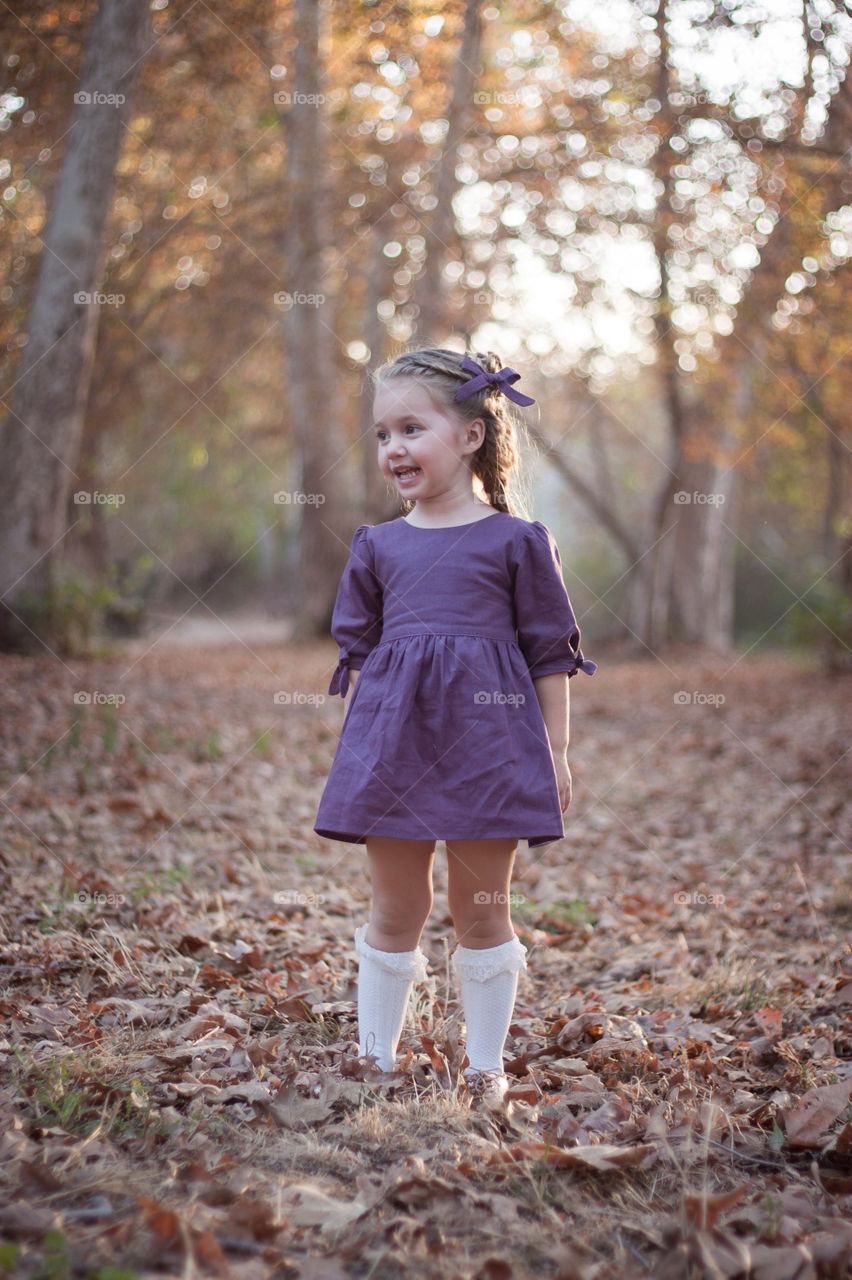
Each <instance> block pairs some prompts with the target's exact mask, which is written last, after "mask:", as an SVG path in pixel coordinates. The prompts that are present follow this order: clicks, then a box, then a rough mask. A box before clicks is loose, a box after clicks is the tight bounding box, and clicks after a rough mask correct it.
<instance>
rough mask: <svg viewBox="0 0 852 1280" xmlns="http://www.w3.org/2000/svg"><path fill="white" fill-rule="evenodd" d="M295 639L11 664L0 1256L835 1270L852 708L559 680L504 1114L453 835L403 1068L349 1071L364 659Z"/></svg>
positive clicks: (794, 670) (1, 691) (849, 984)
mask: <svg viewBox="0 0 852 1280" xmlns="http://www.w3.org/2000/svg"><path fill="white" fill-rule="evenodd" d="M260 622H263V623H264V625H263V626H259V625H257V627H256V624H259V623H260ZM231 625H232V623H231V620H230V619H229V620H228V626H231ZM273 627H274V628H277V627H278V624H271V623H267V622H266V621H265V620H263V619H256V618H255V619H254V621H252V620H251V619H250V618H248V617H247V618H246V619H245V620H244V622H239V623H238V624H237V626H236V628H235V629H236V630H237V631H238V634H239V639H238V640H237V641H236V642H233V641H232V642H231V643H228V644H221V643H220V642H219V641H220V638H221V631H220V630H219V629H218V627H212V626H208V625H203V626H201V627H200V628H199V629H197V630H196V631H195V632H193V630H192V625H191V624H190V622H189V621H188V622H187V623H186V625H182V627H181V628H180V629H178V628H175V631H176V632H177V637H175V636H174V635H172V637H171V640H170V641H168V642H167V641H166V638H165V637H164V638H163V641H162V642H161V643H157V644H153V645H152V644H150V643H148V645H147V647H146V646H144V645H143V646H141V647H140V645H139V643H138V642H136V641H134V642H133V643H132V644H129V645H124V646H122V647H121V648H120V649H119V650H116V652H115V653H114V654H113V655H112V656H111V657H110V659H109V660H107V661H101V662H88V663H87V662H68V663H60V662H57V661H55V660H53V659H45V660H43V661H32V660H28V659H22V658H5V659H0V720H1V721H2V726H3V736H2V755H0V796H2V805H1V806H0V838H2V846H0V849H2V862H0V869H2V875H3V898H2V907H1V908H0V979H2V990H0V1010H2V1013H3V1016H4V1028H3V1033H2V1037H0V1109H2V1116H0V1118H1V1119H2V1124H1V1125H0V1135H2V1136H1V1137H0V1155H2V1159H0V1189H2V1196H1V1197H0V1200H3V1201H5V1204H6V1207H5V1208H0V1263H2V1264H3V1265H6V1262H7V1261H8V1260H10V1259H12V1258H16V1261H14V1262H13V1263H11V1264H10V1265H12V1266H13V1267H16V1268H17V1270H15V1271H14V1272H13V1273H14V1274H16V1275H33V1276H35V1275H36V1274H42V1275H43V1274H51V1275H71V1274H72V1273H74V1272H75V1269H76V1272H77V1273H79V1274H82V1273H85V1274H89V1275H94V1276H96V1277H99V1280H107V1276H108V1274H109V1273H108V1272H107V1271H101V1270H99V1268H106V1267H108V1266H110V1265H117V1266H120V1267H122V1268H124V1269H125V1270H126V1271H129V1272H130V1274H132V1275H138V1276H149V1275H150V1276H153V1275H157V1276H163V1275H176V1276H178V1275H180V1276H182V1275H186V1274H190V1272H192V1271H193V1268H194V1274H199V1275H205V1276H206V1275H214V1276H218V1275H222V1276H235V1277H245V1278H246V1280H253V1278H254V1277H255V1276H257V1277H261V1276H270V1275H276V1276H281V1277H285V1276H292V1277H305V1280H308V1278H309V1277H313V1278H314V1280H316V1278H317V1277H320V1276H323V1277H334V1276H344V1275H348V1276H353V1277H354V1276H362V1275H366V1274H368V1273H369V1274H370V1275H371V1276H373V1277H376V1278H380V1277H387V1278H388V1280H391V1278H392V1280H397V1277H398V1276H399V1275H401V1274H405V1275H406V1276H407V1277H408V1276H415V1277H421V1276H422V1277H447V1278H448V1280H449V1278H450V1277H451V1278H452V1280H457V1278H458V1277H460V1276H470V1277H477V1278H478V1280H494V1278H495V1277H498V1276H499V1277H507V1278H509V1280H511V1278H512V1277H523V1276H536V1277H539V1276H541V1277H556V1276H565V1277H567V1276H572V1277H582V1278H585V1280H597V1278H598V1277H606V1280H609V1278H610V1277H613V1278H615V1280H621V1278H622V1277H625V1278H626V1277H632V1276H634V1275H648V1274H653V1275H654V1276H655V1277H656V1276H661V1277H663V1278H664V1280H666V1278H667V1277H671V1280H674V1277H680V1276H687V1275H690V1276H692V1275H694V1276H705V1275H707V1276H709V1275H717V1274H723V1275H725V1276H730V1277H737V1276H743V1277H744V1276H745V1275H746V1274H747V1273H748V1274H756V1273H758V1272H759V1273H760V1274H765V1275H767V1276H770V1275H772V1276H774V1275H791V1276H792V1275H798V1274H799V1272H798V1271H797V1270H796V1267H799V1266H800V1265H801V1263H802V1258H803V1256H804V1255H803V1253H802V1250H803V1249H806V1250H808V1251H809V1256H810V1257H811V1258H812V1259H813V1260H812V1262H811V1263H810V1264H808V1265H809V1266H810V1268H811V1270H810V1271H808V1272H807V1274H810V1275H814V1276H820V1277H822V1276H826V1277H828V1276H838V1275H842V1274H843V1273H844V1272H843V1268H844V1267H845V1266H848V1265H849V1260H850V1259H852V1229H850V1228H849V1226H848V1223H849V1221H850V1219H852V1179H850V1176H849V1168H850V1165H849V1161H850V1152H852V1110H850V1097H852V948H850V926H852V894H850V888H849V886H850V884H852V855H850V849H849V832H850V830H852V820H850V819H852V800H850V797H852V786H850V781H852V779H850V753H849V737H848V713H847V711H846V708H847V707H848V705H849V691H850V687H852V680H850V679H849V678H845V679H843V680H829V679H827V678H826V677H824V676H823V675H821V674H820V673H819V672H818V671H817V670H814V669H811V668H810V666H809V665H808V663H807V662H803V661H797V660H793V659H790V658H787V657H784V656H772V655H770V656H766V657H756V656H754V655H748V656H745V657H743V658H742V659H739V660H738V659H737V658H736V656H735V657H733V658H732V657H730V656H720V655H713V654H710V653H703V654H701V653H695V652H693V651H683V652H678V651H672V652H670V653H666V654H664V655H663V656H662V658H661V660H659V661H655V662H647V663H645V662H641V663H640V662H618V661H616V660H614V659H613V660H610V661H607V660H606V658H605V655H602V654H601V655H599V654H596V655H595V657H596V660H598V661H599V662H600V667H599V671H598V674H597V675H596V676H595V677H594V678H593V679H586V678H585V677H582V676H580V677H578V678H577V679H576V680H573V681H572V683H571V690H572V747H571V760H572V769H573V774H574V788H575V799H574V802H573V804H572V806H571V809H570V810H569V813H568V815H567V816H566V839H565V840H564V841H563V842H561V843H559V844H557V845H552V846H549V847H547V848H546V849H545V850H544V851H541V850H532V851H531V850H529V849H528V848H527V846H526V844H525V843H521V845H520V849H519V854H518V860H517V875H516V881H515V886H514V887H515V890H516V894H517V905H516V906H515V908H514V909H513V918H514V920H515V925H516V928H517V931H518V932H519V934H520V936H521V938H522V940H523V941H524V943H525V945H527V947H528V948H529V955H528V969H527V970H526V972H525V973H523V974H522V975H521V983H520V987H519V994H518V1003H517V1006H516V1010H515V1020H514V1022H513V1024H512V1028H511V1032H510V1038H509V1042H508V1044H507V1053H506V1059H507V1065H508V1070H509V1072H510V1074H511V1076H512V1079H513V1081H514V1085H513V1089H512V1094H513V1101H512V1107H511V1112H510V1114H509V1115H508V1116H506V1117H504V1118H503V1119H499V1120H496V1121H495V1120H489V1119H487V1118H485V1117H482V1116H477V1115H472V1114H470V1113H469V1112H468V1111H467V1110H466V1109H465V1108H464V1107H463V1106H462V1105H461V1102H460V1100H459V1097H458V1095H457V1093H456V1092H455V1090H454V1087H453V1086H454V1082H455V1080H456V1079H457V1075H458V1071H459V1069H460V1067H461V1065H462V1062H463V1059H462V1053H463V1036H462V1035H461V1032H462V1030H463V1028H462V1026H461V1015H460V1009H459V1005H458V999H457V993H456V992H455V990H454V988H453V983H452V980H451V977H450V969H449V964H448V958H449V953H450V951H451V949H452V947H453V945H454V936H453V932H452V925H451V920H450V917H449V912H448V907H447V898H446V868H445V858H444V856H443V849H442V847H441V846H440V845H439V855H438V857H437V859H436V873H435V889H436V895H435V897H436V901H435V909H434V911H433V914H432V917H431V919H430V922H429V924H428V926H427V928H426V930H425V931H424V935H423V941H422V945H423V948H424V950H425V951H426V953H427V955H428V957H429V960H430V966H429V977H428V979H427V981H426V982H425V983H423V984H421V985H420V987H419V988H418V989H417V991H416V993H415V999H414V1000H413V1002H412V1007H411V1011H410V1014H409V1021H408V1023H407V1026H406V1029H405V1031H404V1033H403V1038H402V1042H401V1046H400V1058H399V1067H400V1071H399V1073H398V1074H396V1075H394V1076H376V1075H371V1074H370V1072H369V1071H368V1070H366V1069H365V1065H364V1063H363V1061H359V1060H358V1059H357V1041H356V1038H355V1029H356V1024H355V997H356V976H357V957H356V955H355V952H354V947H353V933H354V928H355V927H356V925H357V924H359V923H361V922H362V921H363V920H366V919H367V917H368V913H369V881H368V879H367V876H366V871H365V861H364V850H363V846H351V847H350V846H346V845H343V844H340V843H338V842H334V841H327V840H323V839H321V838H320V837H318V836H316V834H315V833H314V832H313V830H312V824H313V819H314V815H315V812H316V804H317V802H318V799H319V795H320V792H321V790H322V786H323V784H324V780H325V777H326V775H327V771H328V767H329V764H330V762H331V759H332V756H333V752H334V748H335V744H336V741H337V735H338V732H339V728H340V724H341V722H342V717H343V706H342V704H341V702H340V699H329V698H326V697H325V696H324V695H325V690H326V688H327V685H328V681H329V679H330V676H331V672H332V671H333V669H334V665H335V662H336V656H337V654H336V649H335V647H334V646H333V645H332V644H331V643H330V642H329V643H326V644H319V645H312V646H295V645H291V644H286V643H281V642H280V631H279V633H278V635H277V636H273V635H272V634H271V632H272V630H273ZM282 692H283V693H287V694H289V695H290V696H289V699H288V700H284V701H282V700H280V699H278V700H276V696H275V695H276V694H281V693H282ZM81 695H82V696H81ZM844 1259H845V1260H846V1261H844ZM749 1267H750V1268H751V1272H748V1268H749ZM63 1268H64V1270H63ZM86 1268H88V1270H86ZM714 1268H716V1270H714ZM760 1268H763V1270H762V1271H760ZM802 1274H804V1273H802Z"/></svg>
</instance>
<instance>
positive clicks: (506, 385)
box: [455, 356, 535, 405]
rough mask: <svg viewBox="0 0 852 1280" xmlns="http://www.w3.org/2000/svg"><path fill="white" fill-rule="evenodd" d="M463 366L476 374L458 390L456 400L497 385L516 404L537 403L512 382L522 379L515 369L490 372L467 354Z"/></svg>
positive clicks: (498, 389)
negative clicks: (515, 387) (512, 384)
mask: <svg viewBox="0 0 852 1280" xmlns="http://www.w3.org/2000/svg"><path fill="white" fill-rule="evenodd" d="M462 368H463V369H464V371H465V372H466V373H473V374H475V375H476V376H475V377H473V378H471V379H470V381H469V382H465V383H463V384H462V386H460V387H459V389H458V391H457V392H456V396H455V398H456V400H466V399H467V397H468V396H472V395H474V394H475V393H476V392H477V391H482V390H483V389H484V388H485V387H495V388H496V390H497V391H502V393H503V395H504V396H508V397H509V399H510V400H514V402H515V404H521V405H528V404H535V400H533V398H532V396H525V395H523V393H522V392H520V391H515V389H514V387H512V386H511V385H510V384H511V383H513V382H517V381H518V380H519V379H520V376H521V375H520V374H519V373H515V370H514V369H509V368H508V367H507V368H505V369H500V370H499V371H498V372H497V373H489V372H488V370H487V369H483V368H482V365H479V364H477V363H476V361H475V360H471V358H470V356H465V358H464V360H462Z"/></svg>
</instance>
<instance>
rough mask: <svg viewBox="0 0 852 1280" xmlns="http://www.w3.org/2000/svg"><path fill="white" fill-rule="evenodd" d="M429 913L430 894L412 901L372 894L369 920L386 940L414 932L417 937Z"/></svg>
mask: <svg viewBox="0 0 852 1280" xmlns="http://www.w3.org/2000/svg"><path fill="white" fill-rule="evenodd" d="M431 912H432V894H431V892H429V893H422V894H420V895H418V896H417V897H416V898H414V899H413V900H412V899H411V898H409V899H405V900H400V899H399V898H398V897H390V898H387V899H384V898H383V897H382V896H381V895H380V894H374V895H373V906H372V910H371V912H370V920H371V922H372V924H373V925H374V927H375V929H376V930H377V931H378V932H380V933H381V934H382V935H383V936H384V937H387V938H398V937H405V936H407V935H410V934H412V933H415V932H416V933H417V934H418V936H419V935H420V933H421V932H422V930H423V926H424V925H425V924H426V921H427V920H428V919H429V916H430V915H431Z"/></svg>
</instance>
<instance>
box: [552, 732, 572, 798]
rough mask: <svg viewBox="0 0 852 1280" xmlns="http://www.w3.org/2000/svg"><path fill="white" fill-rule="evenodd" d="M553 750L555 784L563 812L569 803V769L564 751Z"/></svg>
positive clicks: (570, 788) (570, 784) (570, 786)
mask: <svg viewBox="0 0 852 1280" xmlns="http://www.w3.org/2000/svg"><path fill="white" fill-rule="evenodd" d="M567 749H568V748H567V747H566V748H565V750H563V751H554V752H553V753H552V754H553V767H554V769H555V770H556V786H557V789H558V791H559V806H560V808H561V810H562V812H563V813H564V812H565V810H566V809H567V808H568V806H569V804H570V803H571V790H572V783H571V770H570V769H569V768H568V761H567V760H566V759H565V751H567Z"/></svg>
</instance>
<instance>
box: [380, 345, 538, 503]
mask: <svg viewBox="0 0 852 1280" xmlns="http://www.w3.org/2000/svg"><path fill="white" fill-rule="evenodd" d="M469 354H470V355H471V357H472V358H473V359H474V360H475V361H476V362H477V364H479V365H481V367H482V368H483V369H484V370H485V371H486V372H487V373H497V372H498V371H499V370H500V369H501V368H502V367H503V364H502V361H501V360H500V358H499V356H496V355H495V354H494V352H493V351H485V352H482V351H471V352H470V353H469ZM463 359H464V352H459V351H450V350H448V349H446V348H444V347H420V348H417V349H414V350H411V351H403V352H402V353H401V354H400V355H398V356H397V357H396V359H394V360H389V361H387V362H386V363H385V364H383V365H381V366H380V367H379V368H378V369H376V370H375V371H374V372H372V373H371V374H370V380H371V382H372V384H373V387H374V388H375V386H376V385H377V384H379V383H383V382H389V381H390V380H391V379H392V378H403V377H405V378H410V377H416V378H423V379H424V381H425V382H426V383H427V385H428V389H429V392H430V394H431V395H432V398H433V399H434V400H435V402H436V404H438V405H439V406H440V408H441V409H442V410H444V411H445V412H448V413H450V414H452V415H453V416H455V417H456V419H457V420H458V421H459V422H462V423H464V422H473V421H474V420H475V419H476V418H481V419H482V421H483V422H484V423H485V436H484V438H483V441H482V444H481V445H480V446H479V448H478V449H477V451H476V453H475V454H474V455H473V459H472V462H471V470H472V471H473V474H474V475H475V476H478V478H479V480H480V482H481V484H482V488H483V490H484V492H485V495H486V497H487V499H488V501H489V503H490V504H491V506H492V507H494V508H495V509H496V510H497V511H505V512H507V513H508V514H509V515H513V516H521V517H522V518H523V519H528V518H529V517H528V514H527V509H526V501H525V498H526V495H525V493H524V492H523V491H522V486H521V483H520V481H519V479H518V473H519V465H520V461H521V454H520V448H519V445H520V442H521V440H523V442H524V443H525V444H526V445H529V443H530V442H529V439H528V437H527V433H526V430H525V428H524V425H523V421H522V420H521V419H520V418H519V417H518V416H517V415H516V414H515V413H514V412H513V410H512V408H511V407H510V404H509V401H508V400H507V399H506V397H505V396H504V395H503V394H502V393H501V392H500V391H498V390H497V389H496V388H495V387H489V386H486V387H483V389H482V390H481V391H476V392H474V394H473V395H470V396H467V397H466V398H465V399H464V400H461V401H457V400H456V399H455V394H456V392H457V391H458V389H459V387H460V386H462V385H463V384H464V383H465V382H468V381H469V380H470V377H471V375H470V374H469V373H468V372H467V370H465V369H462V367H461V365H462V360H463ZM402 502H403V506H404V508H405V509H406V510H407V511H410V510H411V509H412V508H413V506H414V503H413V502H411V501H410V500H409V499H407V498H404V499H403V500H402Z"/></svg>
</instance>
